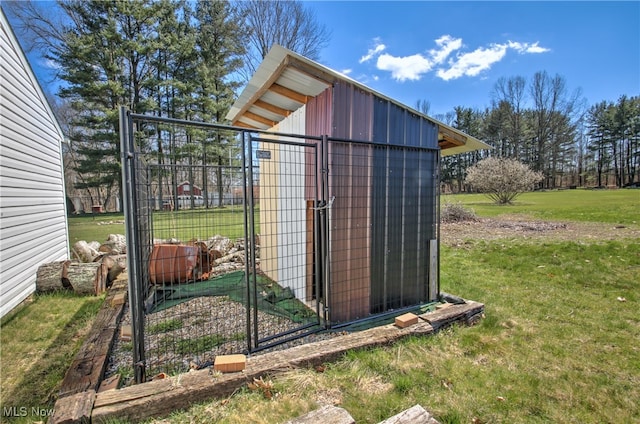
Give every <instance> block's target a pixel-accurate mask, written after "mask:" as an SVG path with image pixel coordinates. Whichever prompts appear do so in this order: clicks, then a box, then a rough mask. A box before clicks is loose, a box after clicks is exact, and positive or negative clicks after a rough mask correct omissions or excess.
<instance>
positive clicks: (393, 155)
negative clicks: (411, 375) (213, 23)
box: [227, 45, 489, 324]
mask: <svg viewBox="0 0 640 424" xmlns="http://www.w3.org/2000/svg"><path fill="white" fill-rule="evenodd" d="M227 119H229V120H230V121H231V122H232V124H233V125H235V126H239V127H245V128H250V129H256V130H261V131H265V130H266V131H270V132H278V133H285V134H305V135H307V136H328V137H330V138H332V139H333V140H334V142H333V143H331V142H330V144H329V146H328V169H327V170H326V172H327V173H328V174H329V177H328V196H329V198H331V199H333V200H334V202H333V204H332V205H329V206H330V207H331V211H330V213H329V218H328V219H329V221H330V222H329V229H330V233H331V236H330V241H329V253H328V254H329V262H330V263H331V267H330V271H329V273H330V276H329V281H330V290H331V296H330V298H329V299H327V304H326V305H325V306H326V307H327V310H328V311H330V312H329V316H330V318H329V319H330V321H331V323H333V324H336V323H342V322H351V321H354V320H358V319H363V318H367V317H370V316H371V315H376V314H380V313H385V312H389V311H395V310H398V309H402V308H406V307H411V306H415V305H419V304H422V303H425V302H430V301H435V300H437V299H438V298H439V281H438V278H439V277H438V276H439V270H438V267H439V264H438V257H439V254H438V234H439V230H438V227H439V156H440V155H442V156H446V155H452V154H458V153H463V152H469V151H473V150H479V149H485V148H489V146H488V145H486V144H485V143H483V142H482V141H480V140H478V139H476V138H474V137H471V136H469V135H467V134H465V133H463V132H461V131H459V130H456V129H454V128H452V127H450V126H448V125H445V124H444V123H442V122H439V121H437V120H435V119H432V118H430V117H428V116H426V115H424V114H422V113H420V112H418V111H416V110H414V109H412V108H410V107H407V106H405V105H403V104H401V103H399V102H397V101H395V100H393V99H391V98H389V97H387V96H385V95H383V94H380V93H378V92H376V91H374V90H372V89H370V88H369V87H367V86H365V85H363V84H361V83H359V82H357V81H355V80H353V79H351V78H349V77H347V76H345V75H343V74H341V73H339V72H336V71H334V70H332V69H329V68H327V67H325V66H323V65H321V64H319V63H316V62H314V61H312V60H309V59H307V58H305V57H303V56H300V55H298V54H296V53H294V52H292V51H289V50H287V49H285V48H283V47H281V46H277V45H276V46H274V47H273V48H272V49H271V50H270V52H269V54H268V55H267V56H266V57H265V59H264V61H263V62H262V64H261V65H260V67H259V68H258V70H257V71H256V73H255V74H254V76H253V77H252V78H251V80H250V81H249V83H248V85H247V86H246V87H245V89H244V91H243V92H242V93H241V95H240V97H239V98H238V100H237V101H236V102H235V103H234V105H233V106H232V107H231V109H230V112H229V113H228V115H227ZM280 138H282V137H280ZM308 142H309V143H313V141H308ZM268 148H269V149H270V150H271V151H273V150H274V149H275V150H276V152H272V153H271V154H272V155H273V156H276V157H277V156H278V152H277V150H278V148H277V147H274V146H268ZM282 154H284V153H283V152H281V153H280V155H282ZM307 159H308V158H307ZM295 163H297V164H298V167H304V166H305V157H303V156H302V155H299V156H298V157H296V158H289V160H288V161H286V163H281V164H280V165H278V164H277V163H276V164H274V163H267V162H266V161H264V162H261V163H260V175H261V176H271V177H270V178H272V179H273V180H275V181H276V182H275V183H273V184H263V182H262V181H261V182H260V184H261V191H262V193H261V202H262V203H261V216H260V221H261V234H260V236H261V240H262V247H261V266H262V271H264V272H265V273H266V274H267V275H269V276H270V277H271V278H273V279H274V280H277V281H281V282H282V281H287V280H292V279H295V278H298V279H303V278H307V279H309V275H308V274H309V271H308V270H309V269H310V268H309V267H307V266H306V264H307V263H308V262H309V261H311V260H312V259H311V256H310V255H309V252H305V251H304V250H302V251H300V249H298V250H297V252H298V253H297V258H295V255H294V258H293V259H292V255H291V254H290V250H291V245H303V244H304V242H305V240H297V239H295V237H294V238H292V237H291V234H301V233H304V231H302V229H298V228H291V226H292V225H294V224H292V223H299V222H304V221H303V220H302V219H296V218H295V217H296V216H297V217H299V218H301V217H303V216H304V214H305V213H307V212H308V209H309V207H308V205H306V206H305V205H303V204H302V203H301V202H298V203H297V204H295V205H292V202H291V199H292V198H295V197H296V196H295V195H292V192H298V193H300V192H302V191H305V190H306V192H307V193H308V191H309V187H308V186H309V181H308V179H307V184H306V187H290V186H288V187H286V189H284V188H283V185H282V183H283V182H284V181H289V180H290V178H288V177H287V176H288V175H292V174H296V171H295V169H294V168H295V166H296V165H294V164H295ZM278 166H280V168H279V169H277V167H278ZM274 167H275V168H276V169H274ZM268 186H272V187H279V188H278V189H272V190H271V192H270V193H269V194H268V195H267V193H266V192H267V187H268ZM267 199H268V201H269V202H270V204H269V205H266V206H268V207H264V208H263V203H264V202H266V201H267ZM263 209H264V210H268V211H278V212H276V216H264V213H263V212H262V211H263ZM271 213H273V212H271ZM265 223H268V224H265ZM274 223H275V224H274ZM297 225H299V224H297ZM270 238H271V239H273V241H272V242H270ZM306 242H307V246H311V245H312V243H309V240H306ZM305 268H306V269H307V271H305ZM283 274H287V276H286V278H285V277H283ZM291 274H294V275H291ZM305 275H306V277H305ZM308 287H309V286H307V291H306V292H300V291H297V292H296V297H298V298H300V299H303V300H304V299H307V300H308V298H309V296H311V295H312V294H311V293H310V291H309V288H308Z"/></svg>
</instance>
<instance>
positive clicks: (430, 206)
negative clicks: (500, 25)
mask: <svg viewBox="0 0 640 424" xmlns="http://www.w3.org/2000/svg"><path fill="white" fill-rule="evenodd" d="M373 109H374V111H373V137H372V139H373V141H375V142H377V143H384V144H393V145H402V146H407V147H404V148H394V147H391V148H382V147H379V148H378V147H376V148H375V149H374V153H373V178H372V179H373V187H372V199H371V205H372V206H371V215H372V218H371V277H372V281H371V311H372V313H376V312H383V311H386V310H389V309H393V308H399V307H403V306H410V305H415V304H418V303H420V302H424V301H427V300H433V299H428V297H429V295H428V293H429V284H434V285H436V286H437V281H434V282H432V283H430V282H429V281H428V269H429V240H431V239H434V238H436V232H435V228H436V227H435V225H436V223H435V222H434V221H435V220H436V219H437V216H436V210H435V204H436V202H437V198H436V194H437V192H436V191H435V189H436V185H437V178H436V174H435V166H436V163H437V152H435V151H434V152H425V151H419V150H417V149H416V150H413V149H411V146H415V147H436V146H437V137H438V129H437V127H436V126H435V125H434V124H432V123H430V122H428V121H426V120H425V119H423V118H422V117H420V116H418V115H416V114H413V113H411V112H409V111H407V110H405V109H403V108H401V107H399V106H398V105H396V104H394V103H391V102H389V101H387V100H385V99H381V98H376V99H375V100H374V108H373Z"/></svg>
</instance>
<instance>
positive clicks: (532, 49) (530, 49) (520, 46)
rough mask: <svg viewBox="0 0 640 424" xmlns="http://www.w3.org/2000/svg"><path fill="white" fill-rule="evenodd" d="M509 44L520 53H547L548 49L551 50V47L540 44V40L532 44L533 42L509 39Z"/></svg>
mask: <svg viewBox="0 0 640 424" xmlns="http://www.w3.org/2000/svg"><path fill="white" fill-rule="evenodd" d="M507 46H508V47H510V48H512V49H514V50H515V51H517V52H518V53H520V54H525V53H546V52H548V51H550V49H547V48H546V47H540V46H539V45H538V42H537V41H536V42H535V43H533V44H531V43H519V42H517V41H509V42H508V43H507Z"/></svg>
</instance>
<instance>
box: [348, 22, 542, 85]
mask: <svg viewBox="0 0 640 424" xmlns="http://www.w3.org/2000/svg"><path fill="white" fill-rule="evenodd" d="M374 42H375V43H376V44H375V47H374V48H372V49H369V50H368V52H367V54H366V55H364V56H362V58H361V59H360V63H363V62H367V61H369V60H371V59H372V58H374V57H375V56H376V55H378V60H377V62H376V67H377V68H378V69H379V70H381V71H389V72H391V77H392V78H393V79H395V80H397V81H401V82H402V81H406V80H409V81H415V80H419V79H420V78H422V76H423V75H424V74H427V73H429V72H431V71H434V69H435V68H438V69H437V70H435V73H436V76H438V77H439V78H442V79H443V80H445V81H449V80H452V79H456V78H460V77H463V76H468V77H474V76H477V75H479V74H480V73H481V72H482V71H485V70H488V69H490V68H491V66H493V64H495V63H497V62H500V61H501V60H503V59H504V57H505V56H506V55H507V53H508V51H509V50H514V51H515V52H517V53H519V54H539V53H546V52H549V51H551V50H550V49H548V48H546V47H541V46H540V45H539V42H537V41H536V42H535V43H522V42H517V41H508V42H507V43H502V44H496V43H491V44H489V45H488V46H486V47H484V46H483V47H478V48H476V49H475V50H474V51H471V52H463V51H461V50H462V48H463V42H462V39H461V38H454V37H452V36H451V35H448V34H445V35H442V36H441V37H440V38H438V39H436V40H434V42H435V44H436V47H435V48H433V49H430V50H428V51H427V52H426V53H425V54H421V53H416V54H413V55H409V56H393V55H391V54H389V53H382V52H383V51H384V50H385V49H386V46H385V45H384V44H382V43H381V42H380V39H378V38H376V39H375V40H374ZM456 51H458V54H457V55H456V56H455V57H451V55H452V53H454V52H456ZM381 53H382V54H381Z"/></svg>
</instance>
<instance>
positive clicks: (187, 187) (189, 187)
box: [178, 181, 202, 196]
mask: <svg viewBox="0 0 640 424" xmlns="http://www.w3.org/2000/svg"><path fill="white" fill-rule="evenodd" d="M191 195H193V196H202V189H201V188H200V187H198V186H197V185H195V184H191V183H189V181H184V182H182V183H181V184H180V185H178V196H191Z"/></svg>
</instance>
